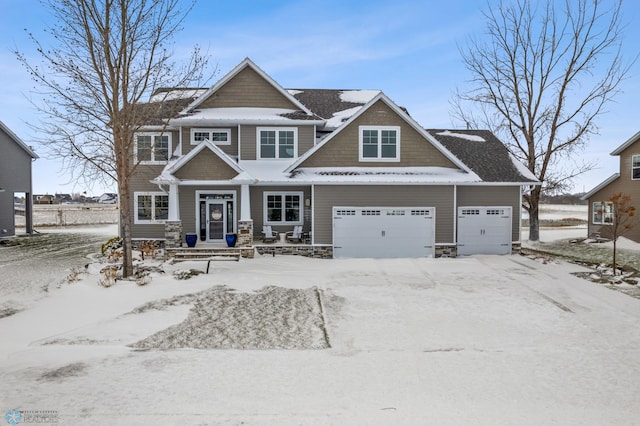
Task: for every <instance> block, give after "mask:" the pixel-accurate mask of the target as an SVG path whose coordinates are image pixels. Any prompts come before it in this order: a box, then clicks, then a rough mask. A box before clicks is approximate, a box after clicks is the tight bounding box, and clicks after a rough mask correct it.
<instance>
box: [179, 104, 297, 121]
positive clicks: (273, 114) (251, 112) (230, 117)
mask: <svg viewBox="0 0 640 426" xmlns="http://www.w3.org/2000/svg"><path fill="white" fill-rule="evenodd" d="M295 112H297V110H293V109H284V108H251V107H239V108H204V109H201V110H197V111H196V112H194V113H193V114H189V115H184V116H182V117H179V118H177V119H176V120H177V121H179V122H198V121H240V122H242V121H250V122H256V121H268V122H272V121H282V122H286V121H291V118H288V117H285V116H284V115H286V114H292V113H295Z"/></svg>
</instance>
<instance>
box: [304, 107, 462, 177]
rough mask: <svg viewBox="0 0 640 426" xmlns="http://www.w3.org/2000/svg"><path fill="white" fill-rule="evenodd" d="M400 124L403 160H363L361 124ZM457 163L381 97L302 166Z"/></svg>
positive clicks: (438, 164)
mask: <svg viewBox="0 0 640 426" xmlns="http://www.w3.org/2000/svg"><path fill="white" fill-rule="evenodd" d="M374 125H377V126H400V162H397V163H395V162H391V163H390V162H369V161H367V162H360V160H359V143H360V136H359V126H374ZM354 166H358V167H416V166H420V167H423V166H437V167H449V168H456V169H457V168H458V167H456V166H455V165H454V164H453V163H452V162H451V160H449V159H448V158H447V157H445V156H444V154H442V153H441V152H440V151H439V150H438V149H436V148H435V147H434V146H433V145H432V144H431V143H430V142H429V141H427V140H426V139H425V138H424V137H423V136H422V135H420V134H419V133H418V132H417V131H416V130H415V129H414V128H413V127H411V126H410V125H409V124H407V122H406V121H404V119H403V118H401V117H400V116H398V114H396V113H395V112H394V111H393V110H392V109H391V108H389V106H387V104H385V103H384V102H382V101H378V102H377V103H376V104H375V105H372V106H371V107H370V108H369V109H368V110H367V111H365V112H364V113H363V114H362V115H361V116H360V117H358V118H357V119H356V120H355V121H354V122H353V123H351V124H350V125H349V126H348V127H346V128H344V129H343V130H342V131H341V132H340V133H339V134H337V135H336V136H335V137H334V138H333V139H332V140H330V141H329V142H328V143H327V144H325V145H324V146H322V147H321V148H320V149H318V151H316V152H315V153H314V154H313V155H312V156H311V157H309V158H308V159H307V160H305V161H304V162H303V163H302V164H301V165H300V167H354Z"/></svg>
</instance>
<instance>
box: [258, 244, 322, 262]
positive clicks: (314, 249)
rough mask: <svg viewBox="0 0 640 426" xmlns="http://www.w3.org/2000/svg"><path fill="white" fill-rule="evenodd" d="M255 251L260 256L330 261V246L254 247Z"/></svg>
mask: <svg viewBox="0 0 640 426" xmlns="http://www.w3.org/2000/svg"><path fill="white" fill-rule="evenodd" d="M256 251H257V252H258V253H259V254H262V255H267V256H268V255H273V256H275V255H276V254H277V255H296V256H306V257H313V258H316V259H332V258H333V247H332V246H309V245H289V246H277V245H260V246H256Z"/></svg>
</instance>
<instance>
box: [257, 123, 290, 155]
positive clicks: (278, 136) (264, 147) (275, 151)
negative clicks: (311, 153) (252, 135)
mask: <svg viewBox="0 0 640 426" xmlns="http://www.w3.org/2000/svg"><path fill="white" fill-rule="evenodd" d="M256 131H257V136H258V141H257V158H258V159H268V158H274V159H275V158H296V157H297V156H298V129H296V128H295V127H279V128H276V127H258V128H257V129H256Z"/></svg>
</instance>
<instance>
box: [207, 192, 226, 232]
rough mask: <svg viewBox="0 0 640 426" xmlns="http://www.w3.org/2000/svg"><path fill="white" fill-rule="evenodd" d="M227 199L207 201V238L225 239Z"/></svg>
mask: <svg viewBox="0 0 640 426" xmlns="http://www.w3.org/2000/svg"><path fill="white" fill-rule="evenodd" d="M226 204H227V202H226V201H222V200H221V201H218V200H215V201H213V200H211V201H207V240H208V241H221V240H224V235H225V230H226V229H227V215H226V210H227V208H226V207H227V206H226Z"/></svg>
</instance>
